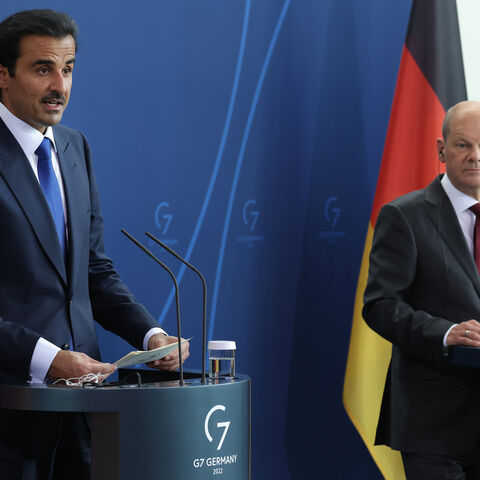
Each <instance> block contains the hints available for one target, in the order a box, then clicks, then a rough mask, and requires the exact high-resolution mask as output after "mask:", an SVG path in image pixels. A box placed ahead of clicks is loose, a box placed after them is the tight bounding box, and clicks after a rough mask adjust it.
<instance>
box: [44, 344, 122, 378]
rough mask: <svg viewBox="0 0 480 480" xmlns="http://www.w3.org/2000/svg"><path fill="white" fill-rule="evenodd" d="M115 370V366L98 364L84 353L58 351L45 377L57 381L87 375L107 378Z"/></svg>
mask: <svg viewBox="0 0 480 480" xmlns="http://www.w3.org/2000/svg"><path fill="white" fill-rule="evenodd" d="M116 369H117V367H116V365H112V364H111V363H102V362H98V361H97V360H94V359H93V358H90V357H89V356H88V355H85V354H84V353H81V352H71V351H69V350H60V351H59V352H58V353H57V354H56V355H55V358H54V359H53V362H52V364H51V365H50V368H49V370H48V373H47V377H48V378H50V379H51V380H58V379H59V378H65V379H69V378H78V377H81V376H82V375H86V374H87V373H102V374H104V375H105V378H107V377H108V376H109V375H110V374H111V373H113V372H114V371H115V370H116ZM105 378H104V379H103V380H105Z"/></svg>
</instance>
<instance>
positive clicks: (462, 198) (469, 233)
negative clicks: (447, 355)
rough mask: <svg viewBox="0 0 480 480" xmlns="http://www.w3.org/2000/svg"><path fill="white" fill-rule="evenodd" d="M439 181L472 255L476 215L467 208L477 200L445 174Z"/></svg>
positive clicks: (446, 334) (448, 331) (444, 341)
mask: <svg viewBox="0 0 480 480" xmlns="http://www.w3.org/2000/svg"><path fill="white" fill-rule="evenodd" d="M441 183H442V187H443V189H444V190H445V193H446V194H447V197H448V198H449V199H450V202H451V204H452V206H453V209H454V210H455V213H456V214H457V218H458V222H459V223H460V227H461V228H462V232H463V235H464V236H465V240H466V241H467V245H468V248H469V249H470V252H471V253H472V256H473V251H474V250H473V231H474V228H475V218H476V217H475V214H474V213H473V212H472V211H471V210H469V208H470V207H471V206H472V205H475V204H476V203H478V200H476V199H475V198H473V197H470V196H468V195H467V194H465V193H463V192H461V191H460V190H458V189H457V188H456V187H454V186H453V184H452V182H451V181H450V179H449V178H448V176H447V174H445V175H444V176H443V178H442V180H441ZM455 325H457V324H455ZM455 325H452V326H451V327H450V328H449V329H448V330H447V332H446V333H445V335H444V337H443V346H444V347H446V346H447V337H448V334H449V333H450V330H451V329H452V328H453V327H455Z"/></svg>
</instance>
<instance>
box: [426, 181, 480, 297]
mask: <svg viewBox="0 0 480 480" xmlns="http://www.w3.org/2000/svg"><path fill="white" fill-rule="evenodd" d="M425 201H426V206H427V216H428V217H429V218H430V220H431V222H432V223H433V224H434V225H435V227H436V228H437V230H438V232H439V233H440V235H441V236H442V238H443V239H444V241H445V243H446V245H447V246H448V247H449V249H450V251H451V252H452V253H453V255H454V256H455V257H456V258H457V260H458V262H459V263H460V265H461V266H462V267H463V269H464V270H465V272H466V273H467V275H468V276H469V277H470V279H471V280H472V283H473V285H474V287H475V289H476V290H477V293H478V294H479V295H480V276H479V274H478V270H477V266H476V264H475V260H474V258H473V255H472V253H471V252H470V250H469V248H468V245H467V242H466V240H465V236H464V235H463V231H462V228H461V227H460V223H459V222H458V217H457V214H456V213H455V210H454V209H453V206H452V204H451V202H450V200H449V198H448V196H447V194H446V193H445V190H444V189H443V187H442V185H441V183H440V181H439V179H438V178H437V179H436V180H435V181H434V182H432V183H431V184H430V185H429V186H428V187H427V188H426V190H425Z"/></svg>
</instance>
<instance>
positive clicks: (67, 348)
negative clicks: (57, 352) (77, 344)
mask: <svg viewBox="0 0 480 480" xmlns="http://www.w3.org/2000/svg"><path fill="white" fill-rule="evenodd" d="M62 350H70V345H69V344H68V343H66V344H65V345H62Z"/></svg>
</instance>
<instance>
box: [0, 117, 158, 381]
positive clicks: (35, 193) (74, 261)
mask: <svg viewBox="0 0 480 480" xmlns="http://www.w3.org/2000/svg"><path fill="white" fill-rule="evenodd" d="M53 130H54V136H55V142H56V146H57V150H58V157H59V162H60V168H61V171H62V176H63V182H64V189H65V196H66V204H67V215H68V222H67V223H68V245H69V247H68V260H67V266H66V265H65V262H64V260H63V257H62V253H61V249H60V244H59V241H58V237H57V234H56V231H55V228H54V223H53V220H52V217H51V214H50V210H49V207H48V204H47V202H46V200H45V197H44V195H43V192H42V190H41V187H40V185H39V183H38V181H37V179H36V178H35V175H34V173H33V171H32V168H31V167H30V165H29V163H28V160H27V159H26V157H25V155H24V153H23V151H22V150H21V148H20V146H19V145H18V143H17V141H16V140H15V138H14V137H13V136H12V134H11V133H10V131H9V130H8V129H7V127H6V126H5V124H4V123H3V122H2V121H1V120H0V266H1V268H0V317H1V320H0V373H2V372H3V373H6V374H10V375H14V376H15V377H17V378H19V379H21V380H27V379H28V378H29V368H30V360H31V356H32V353H33V350H34V348H35V344H36V342H37V340H38V338H39V337H40V336H42V337H44V338H46V339H47V340H49V341H50V342H53V343H54V344H56V345H58V346H61V345H63V344H66V343H70V339H71V338H73V342H74V346H75V350H77V351H80V352H84V353H86V354H88V355H89V356H91V357H93V358H97V359H98V358H99V350H98V345H97V340H96V334H95V329H94V319H95V320H96V321H98V322H99V323H100V324H101V325H102V326H103V327H104V328H106V329H107V330H110V331H113V332H115V333H117V334H118V335H120V336H121V337H123V338H124V339H126V340H127V341H128V342H130V343H131V344H132V345H134V346H135V347H136V348H139V349H141V348H142V342H143V337H144V335H145V333H146V332H147V331H148V329H150V328H151V327H154V326H158V323H157V322H156V320H155V319H154V318H153V317H152V316H151V315H150V314H149V313H148V312H147V311H146V309H145V308H144V307H143V306H142V305H140V304H138V303H137V301H136V300H135V298H134V297H133V296H132V294H131V293H130V292H129V290H128V289H127V287H126V286H125V285H124V284H123V282H122V281H121V279H120V277H119V276H118V274H117V273H116V272H115V270H114V269H113V266H112V262H111V260H110V259H109V258H107V257H106V255H105V253H104V248H103V226H102V216H101V212H100V205H99V198H98V192H97V186H96V182H95V176H94V173H93V170H92V165H91V161H90V152H89V148H88V145H87V142H86V140H85V138H84V137H83V136H82V135H81V134H80V133H79V132H77V131H74V130H72V129H69V128H67V127H63V126H57V127H54V129H53Z"/></svg>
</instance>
